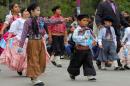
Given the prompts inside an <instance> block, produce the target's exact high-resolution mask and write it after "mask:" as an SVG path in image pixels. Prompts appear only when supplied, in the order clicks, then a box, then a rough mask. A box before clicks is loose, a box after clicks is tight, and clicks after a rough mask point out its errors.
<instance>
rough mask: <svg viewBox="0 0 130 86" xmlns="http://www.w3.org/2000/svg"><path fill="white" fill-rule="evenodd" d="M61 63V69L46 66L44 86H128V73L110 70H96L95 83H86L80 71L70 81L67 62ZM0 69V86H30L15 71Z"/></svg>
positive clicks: (0, 67)
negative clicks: (74, 78)
mask: <svg viewBox="0 0 130 86" xmlns="http://www.w3.org/2000/svg"><path fill="white" fill-rule="evenodd" d="M62 61H63V67H62V68H56V67H55V66H53V65H52V64H51V63H49V64H48V66H47V69H46V72H45V73H44V74H43V75H42V76H41V77H40V79H41V80H42V81H44V83H45V86H130V71H113V70H112V69H109V70H107V71H100V70H98V69H97V68H96V70H97V81H96V82H90V81H87V78H86V77H84V76H83V73H82V71H81V75H79V76H78V77H76V80H75V81H72V80H71V79H70V78H69V76H68V73H67V71H66V69H67V67H68V64H69V61H68V60H62ZM95 67H96V66H95ZM0 69H1V70H2V71H1V72H0V86H32V84H31V82H30V79H29V78H27V77H19V76H18V75H17V73H16V72H15V71H11V70H10V69H8V68H7V67H6V66H3V65H0ZM81 70H82V69H81Z"/></svg>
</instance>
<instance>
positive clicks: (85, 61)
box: [67, 50, 96, 76]
mask: <svg viewBox="0 0 130 86" xmlns="http://www.w3.org/2000/svg"><path fill="white" fill-rule="evenodd" d="M82 65H83V72H84V76H95V75H96V71H95V68H94V66H93V62H92V54H91V51H90V50H76V51H75V53H74V55H73V56H72V58H71V60H70V64H69V67H68V69H67V70H68V72H69V73H70V74H71V75H74V76H77V75H79V74H80V67H81V66H82Z"/></svg>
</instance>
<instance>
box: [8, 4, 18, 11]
mask: <svg viewBox="0 0 130 86" xmlns="http://www.w3.org/2000/svg"><path fill="white" fill-rule="evenodd" d="M16 4H18V3H11V4H10V5H9V10H12V9H13V7H14V6H15V5H16Z"/></svg>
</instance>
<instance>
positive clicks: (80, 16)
mask: <svg viewBox="0 0 130 86" xmlns="http://www.w3.org/2000/svg"><path fill="white" fill-rule="evenodd" d="M83 18H89V16H88V15H87V14H80V15H78V16H77V20H79V21H81V20H82V19H83Z"/></svg>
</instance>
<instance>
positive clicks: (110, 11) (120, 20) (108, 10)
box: [96, 0, 129, 69]
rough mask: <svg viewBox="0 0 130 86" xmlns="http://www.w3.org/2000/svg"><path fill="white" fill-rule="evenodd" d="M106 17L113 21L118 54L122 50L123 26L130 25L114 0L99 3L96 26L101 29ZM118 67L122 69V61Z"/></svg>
mask: <svg viewBox="0 0 130 86" xmlns="http://www.w3.org/2000/svg"><path fill="white" fill-rule="evenodd" d="M106 16H111V18H112V19H113V25H112V26H113V27H114V29H115V33H116V36H117V53H118V52H119V51H120V48H121V42H120V36H121V34H120V30H121V29H120V28H121V25H122V26H124V27H128V26H129V24H128V22H127V21H126V20H125V18H124V17H123V16H122V14H121V13H120V11H119V9H118V6H117V4H116V3H115V1H114V0H105V1H102V2H101V3H99V5H98V8H97V12H96V24H97V25H98V26H99V27H100V26H101V25H102V20H103V18H105V17H106ZM118 66H120V68H116V69H122V64H121V62H120V60H118Z"/></svg>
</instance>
